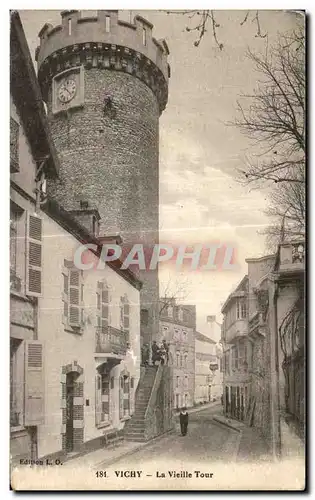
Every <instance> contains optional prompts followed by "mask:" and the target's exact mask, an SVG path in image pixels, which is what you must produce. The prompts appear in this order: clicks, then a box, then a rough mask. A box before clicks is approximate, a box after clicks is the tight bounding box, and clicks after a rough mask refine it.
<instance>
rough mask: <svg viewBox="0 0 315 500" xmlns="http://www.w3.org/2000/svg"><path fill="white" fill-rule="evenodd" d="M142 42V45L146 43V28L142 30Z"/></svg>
mask: <svg viewBox="0 0 315 500" xmlns="http://www.w3.org/2000/svg"><path fill="white" fill-rule="evenodd" d="M142 43H143V45H146V44H147V30H146V29H145V28H143V30H142Z"/></svg>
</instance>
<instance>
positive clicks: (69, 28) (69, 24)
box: [68, 19, 72, 36]
mask: <svg viewBox="0 0 315 500" xmlns="http://www.w3.org/2000/svg"><path fill="white" fill-rule="evenodd" d="M71 23H72V21H71V19H68V35H70V36H71Z"/></svg>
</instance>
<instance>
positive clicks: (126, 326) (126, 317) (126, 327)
mask: <svg viewBox="0 0 315 500" xmlns="http://www.w3.org/2000/svg"><path fill="white" fill-rule="evenodd" d="M125 300H127V299H125ZM124 331H125V332H129V304H128V302H125V303H124Z"/></svg>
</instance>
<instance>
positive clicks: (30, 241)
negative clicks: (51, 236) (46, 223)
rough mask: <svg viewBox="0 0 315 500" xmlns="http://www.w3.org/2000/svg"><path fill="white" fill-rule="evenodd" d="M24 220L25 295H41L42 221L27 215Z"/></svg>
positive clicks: (34, 216) (35, 216)
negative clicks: (25, 226) (25, 225)
mask: <svg viewBox="0 0 315 500" xmlns="http://www.w3.org/2000/svg"><path fill="white" fill-rule="evenodd" d="M26 217H27V219H26V224H27V228H26V294H27V295H30V296H34V297H39V296H40V295H41V293H42V284H41V282H42V222H43V221H42V219H41V218H40V217H38V216H37V215H33V214H32V215H31V214H29V213H28V214H27V216H26Z"/></svg>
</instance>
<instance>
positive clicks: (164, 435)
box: [93, 429, 175, 468]
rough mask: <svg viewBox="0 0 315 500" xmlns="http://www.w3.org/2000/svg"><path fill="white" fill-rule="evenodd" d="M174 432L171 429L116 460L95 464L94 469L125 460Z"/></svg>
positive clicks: (126, 452) (118, 456)
mask: <svg viewBox="0 0 315 500" xmlns="http://www.w3.org/2000/svg"><path fill="white" fill-rule="evenodd" d="M173 432H175V429H170V430H169V431H166V432H164V433H163V434H160V435H159V436H156V437H154V438H153V439H150V440H149V441H145V442H144V443H141V444H139V446H136V447H135V448H133V449H132V450H128V451H125V452H124V453H122V454H121V455H117V457H115V458H112V459H110V458H109V459H108V460H105V461H104V460H102V461H101V462H99V463H97V464H95V465H94V466H93V468H98V467H100V466H108V465H112V464H114V463H115V462H118V460H120V459H122V458H125V457H127V456H129V455H133V453H136V452H137V451H139V450H142V449H143V448H146V447H147V446H149V445H150V444H152V443H154V442H155V441H157V440H158V439H160V438H163V437H167V436H168V435H170V434H172V433H173Z"/></svg>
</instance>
